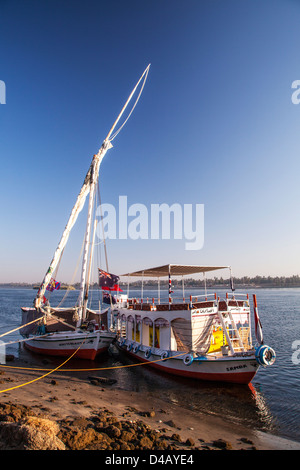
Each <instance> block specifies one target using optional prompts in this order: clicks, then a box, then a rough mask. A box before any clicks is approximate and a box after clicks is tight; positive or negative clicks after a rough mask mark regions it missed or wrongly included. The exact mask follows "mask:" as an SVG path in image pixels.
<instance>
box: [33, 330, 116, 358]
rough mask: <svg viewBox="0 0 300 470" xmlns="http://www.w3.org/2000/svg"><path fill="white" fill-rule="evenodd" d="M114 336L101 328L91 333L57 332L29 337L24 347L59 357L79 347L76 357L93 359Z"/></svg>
mask: <svg viewBox="0 0 300 470" xmlns="http://www.w3.org/2000/svg"><path fill="white" fill-rule="evenodd" d="M114 338H115V334H114V333H112V332H109V331H101V330H96V331H94V332H91V333H87V332H85V331H83V332H58V333H51V334H50V335H49V336H47V337H41V338H38V337H36V336H35V337H34V338H32V339H30V337H29V338H28V340H27V341H25V347H26V348H27V349H29V350H30V351H33V352H35V353H38V354H43V355H45V356H46V355H47V356H60V357H69V356H71V355H72V354H73V353H74V352H75V351H76V350H77V349H78V348H79V349H78V351H77V352H76V355H75V357H76V358H81V359H90V360H94V359H95V358H96V356H97V355H98V354H101V353H103V352H105V351H107V350H108V348H109V345H110V344H111V342H112V341H113V339H114Z"/></svg>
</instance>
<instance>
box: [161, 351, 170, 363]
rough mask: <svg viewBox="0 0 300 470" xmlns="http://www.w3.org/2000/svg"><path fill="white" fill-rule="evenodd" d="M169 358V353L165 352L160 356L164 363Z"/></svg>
mask: <svg viewBox="0 0 300 470" xmlns="http://www.w3.org/2000/svg"><path fill="white" fill-rule="evenodd" d="M168 357H169V351H164V352H163V353H162V354H161V356H160V358H161V360H162V361H166V360H167V359H168Z"/></svg>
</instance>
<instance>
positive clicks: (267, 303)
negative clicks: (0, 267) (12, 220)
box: [0, 288, 300, 442]
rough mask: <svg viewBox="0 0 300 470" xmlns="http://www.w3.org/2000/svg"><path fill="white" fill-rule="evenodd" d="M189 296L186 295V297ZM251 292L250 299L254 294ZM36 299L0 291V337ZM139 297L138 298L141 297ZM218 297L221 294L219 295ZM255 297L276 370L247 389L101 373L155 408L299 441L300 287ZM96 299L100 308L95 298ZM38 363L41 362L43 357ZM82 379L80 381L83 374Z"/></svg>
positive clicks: (101, 362)
mask: <svg viewBox="0 0 300 470" xmlns="http://www.w3.org/2000/svg"><path fill="white" fill-rule="evenodd" d="M190 292H191V293H192V291H186V296H187V295H189V293H190ZM248 292H249V294H250V295H251V294H252V293H254V291H253V292H252V291H251V290H249V291H248ZM193 293H194V294H195V292H193ZM54 294H55V297H53V299H52V305H53V306H55V305H57V304H58V302H59V301H60V299H61V298H62V296H64V295H65V292H64V291H58V292H55V293H54ZM132 294H133V295H135V294H134V293H133V292H132ZM34 295H35V291H33V290H31V289H0V334H2V333H4V332H6V331H8V330H10V329H12V328H15V327H18V326H19V325H20V318H21V312H20V307H21V306H31V305H32V302H33V299H34ZM52 295H53V294H52ZM136 295H137V297H138V296H139V295H140V292H137V293H136ZM144 295H145V296H147V295H149V297H150V298H151V297H152V296H155V297H156V296H157V294H156V293H155V292H153V291H149V292H147V291H145V292H144ZM218 295H220V296H221V295H222V293H221V291H220V290H219V291H218ZM256 295H257V300H258V308H259V314H260V318H261V322H262V326H263V333H264V340H265V343H266V344H268V345H270V346H272V347H273V348H274V349H275V351H276V355H277V358H276V362H275V364H274V365H273V366H271V367H268V368H265V369H264V368H260V369H259V371H258V373H257V374H256V376H255V377H254V379H253V381H252V383H251V385H250V386H249V387H248V386H243V385H232V384H219V383H209V382H199V381H194V380H191V379H185V378H178V377H173V376H169V375H164V374H162V373H161V372H158V371H155V370H153V369H150V368H148V367H145V366H141V367H139V366H138V367H131V368H121V369H115V370H108V371H103V373H101V372H99V374H101V375H102V376H106V377H113V378H116V379H117V383H116V385H115V387H118V388H122V389H126V390H133V391H138V392H140V393H143V392H145V391H147V392H149V391H150V392H151V393H152V394H153V400H154V403H155V397H160V398H161V399H163V400H165V401H167V402H172V403H176V404H178V405H180V406H182V407H186V408H189V409H193V410H196V411H197V410H199V411H201V412H202V413H206V414H214V415H217V416H218V415H220V416H222V417H226V419H229V420H230V421H231V422H239V423H242V424H244V425H247V426H250V427H252V428H255V429H259V430H262V431H267V432H271V433H274V434H277V435H279V436H281V437H286V438H289V439H293V440H296V441H299V442H300V364H299V365H297V364H294V363H293V361H292V355H293V352H294V350H293V348H292V345H293V342H294V341H296V340H298V341H300V301H299V300H300V288H295V289H257V290H256ZM77 296H78V292H76V291H73V292H70V294H69V296H68V299H67V302H68V303H69V304H70V305H72V304H73V302H74V300H75V299H77ZM94 297H95V298H94V308H96V301H97V299H96V293H95V294H94ZM19 339H20V336H19V334H18V332H16V333H12V334H10V335H9V336H6V337H4V338H2V340H5V341H6V342H8V341H17V340H19ZM298 349H299V346H298ZM6 352H7V353H12V354H14V355H15V356H18V357H22V358H23V357H26V355H27V357H28V354H30V353H28V352H27V351H24V349H23V347H22V346H20V345H19V344H11V345H9V346H7V347H6ZM30 357H31V358H32V357H33V356H30ZM298 357H299V358H300V354H299V356H298ZM35 358H36V360H41V357H37V356H35ZM56 360H57V359H56ZM58 361H59V360H58ZM127 363H128V364H129V363H130V359H128V358H127V357H126V356H123V355H122V356H120V355H119V354H113V355H112V356H104V357H99V358H98V359H97V361H95V362H94V363H93V366H95V367H99V368H101V367H108V366H116V365H124V364H127ZM69 364H70V367H73V368H75V367H76V368H88V367H91V363H90V362H89V363H86V362H85V361H80V360H77V361H75V360H73V361H72V363H69ZM78 374H79V376H80V374H83V373H78Z"/></svg>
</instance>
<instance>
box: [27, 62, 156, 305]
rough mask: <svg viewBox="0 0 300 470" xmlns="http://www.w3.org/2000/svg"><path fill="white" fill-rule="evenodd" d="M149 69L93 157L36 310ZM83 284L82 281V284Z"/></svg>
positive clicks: (45, 280) (42, 288) (85, 252)
mask: <svg viewBox="0 0 300 470" xmlns="http://www.w3.org/2000/svg"><path fill="white" fill-rule="evenodd" d="M149 68H150V64H149V65H148V66H147V67H146V69H145V70H144V72H143V74H142V75H141V77H140V79H139V80H138V82H137V84H136V85H135V87H134V88H133V90H132V92H131V93H130V95H129V97H128V99H127V101H126V103H125V104H124V106H123V108H122V109H121V112H120V113H119V115H118V117H117V119H116V120H115V122H114V124H113V126H112V127H111V129H110V131H109V133H108V134H107V136H106V138H105V139H104V141H103V143H102V145H101V147H100V149H99V151H98V153H97V154H96V155H94V157H93V160H92V162H91V165H90V167H89V169H88V172H87V174H86V177H85V179H84V182H83V185H82V187H81V190H80V192H79V194H78V196H77V199H76V202H75V204H74V206H73V209H72V211H71V214H70V217H69V220H68V222H67V225H66V226H65V229H64V232H63V234H62V236H61V239H60V242H59V244H58V246H57V248H56V251H55V253H54V255H53V258H52V261H51V263H50V266H49V268H48V270H47V272H46V274H45V276H44V279H43V282H42V284H41V286H40V288H39V290H38V293H37V295H36V297H35V301H34V306H35V308H37V309H39V308H41V306H42V299H43V297H44V294H45V291H46V288H47V286H48V284H49V282H50V280H51V277H52V275H53V273H54V271H55V269H56V267H57V265H58V263H59V260H60V258H61V255H62V252H63V250H64V248H65V246H66V244H67V241H68V239H69V235H70V232H71V230H72V228H73V226H74V225H75V222H76V220H77V217H78V215H79V213H80V212H81V210H82V208H83V206H84V203H85V200H86V197H87V195H88V193H89V192H90V191H91V190H92V191H94V188H95V185H96V183H97V179H98V176H99V169H100V164H101V162H102V160H103V158H104V156H105V154H106V152H107V150H109V149H110V148H112V143H111V142H112V140H113V139H114V138H115V137H116V135H117V134H118V133H119V132H120V130H121V129H122V127H123V126H124V125H125V123H126V122H127V120H128V119H129V117H130V115H131V113H132V111H133V109H134V108H135V106H136V104H137V101H138V100H139V97H140V95H141V92H142V90H143V87H144V85H145V82H146V79H147V76H148V72H149ZM142 81H143V84H142V88H141V91H140V93H139V95H138V97H137V100H136V102H135V104H134V106H133V108H132V110H131V112H130V113H129V115H128V117H127V119H126V120H125V122H124V123H123V124H122V125H121V126H120V128H119V129H118V130H117V131H116V132H115V134H114V135H113V132H114V130H115V128H116V126H117V124H118V123H119V122H120V119H121V118H122V116H123V114H124V113H125V110H126V109H127V107H128V105H129V103H130V101H131V100H132V97H133V95H134V94H135V92H136V90H137V88H138V86H139V84H140V83H141V82H142ZM90 199H92V198H90ZM89 209H91V208H90V207H89ZM91 213H92V211H91V210H89V215H88V223H87V229H88V228H89V226H90V222H89V218H90V217H91ZM88 243H89V234H86V246H85V251H84V255H83V272H84V271H85V265H86V263H87V256H88V253H87V250H88ZM83 282H84V281H83V280H82V284H83ZM82 287H83V286H82Z"/></svg>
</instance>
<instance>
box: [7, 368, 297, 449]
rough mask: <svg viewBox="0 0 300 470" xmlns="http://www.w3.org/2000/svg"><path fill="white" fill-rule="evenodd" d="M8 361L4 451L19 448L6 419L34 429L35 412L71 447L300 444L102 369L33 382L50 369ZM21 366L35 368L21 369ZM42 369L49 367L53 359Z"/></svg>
mask: <svg viewBox="0 0 300 470" xmlns="http://www.w3.org/2000/svg"><path fill="white" fill-rule="evenodd" d="M6 366H8V367H3V366H0V374H1V375H0V391H1V390H7V391H5V392H3V393H0V420H1V421H0V424H1V426H2V427H1V426H0V448H1V446H2V449H5V448H7V449H9V448H14V442H13V441H12V442H10V441H9V439H8V438H7V436H6V437H3V436H5V435H6V434H5V433H4V434H2V444H1V429H2V432H3V430H4V424H3V423H6V422H8V423H12V424H13V425H14V429H15V426H16V425H18V426H24V425H26V426H27V427H28V426H29V425H30V422H29V421H30V420H29V421H28V419H29V418H28V417H30V416H33V415H34V416H35V417H39V418H41V419H46V420H48V421H51V422H53V423H56V425H57V427H56V431H55V435H56V436H59V439H60V441H61V442H62V444H59V445H60V446H61V448H62V449H66V450H68V449H74V450H75V449H76V450H77V449H104V450H109V451H111V450H114V449H115V450H134V449H151V450H155V449H159V450H169V451H172V450H183V449H189V450H195V451H198V450H216V449H228V450H241V449H245V450H293V449H297V450H300V443H296V442H292V441H289V440H286V439H281V438H278V437H277V436H272V435H269V434H265V433H262V432H257V431H253V430H251V429H248V428H246V427H244V426H240V425H236V424H232V423H229V422H227V421H226V420H222V419H221V418H218V417H214V416H207V415H204V414H199V413H198V412H193V411H190V410H186V409H184V410H183V409H182V408H181V407H179V406H176V405H174V404H168V403H166V402H165V401H162V400H160V399H159V398H157V397H154V396H153V394H152V393H151V390H149V392H147V393H143V394H141V393H137V392H132V391H124V390H121V389H119V388H118V386H117V384H114V385H112V384H109V383H105V382H103V381H101V380H100V381H99V380H97V377H100V378H101V377H103V373H102V374H101V373H98V372H86V373H80V374H77V373H76V372H72V373H71V372H68V373H65V372H58V371H57V372H55V373H51V374H50V375H48V376H46V377H44V378H42V379H41V380H35V379H37V378H39V377H41V376H42V375H44V374H46V373H47V370H44V371H42V370H31V369H30V367H37V365H36V364H34V363H32V364H30V363H28V362H25V363H22V361H20V360H18V359H16V360H14V361H13V362H9V363H7V364H6ZM22 366H24V367H27V368H29V369H18V368H17V367H22ZM43 367H44V368H45V369H47V368H48V369H49V365H44V366H43ZM79 375H80V376H79ZM31 381H34V382H32V383H28V384H27V385H25V386H21V387H19V388H14V387H17V386H19V385H22V384H24V383H27V382H31ZM9 389H11V390H9ZM22 407H23V408H22ZM24 407H25V408H24ZM17 410H18V411H17ZM22 410H23V411H22ZM81 418H82V419H81ZM31 425H32V422H31ZM115 428H118V430H116V429H115ZM18 429H19V428H18ZM151 430H152V431H151ZM87 431H88V432H87ZM153 431H155V432H153ZM126 433H127V434H126ZM128 433H129V434H128ZM80 435H85V440H83V439H81V440H80V439H79V437H80ZM87 436H90V440H89V439H88V438H87ZM107 436H108V437H107ZM3 439H4V440H3ZM5 439H6V441H5ZM45 442H48V441H47V440H46V441H45ZM22 445H23V444H22V443H21V444H20V446H22ZM40 445H41V446H42V450H46V449H49V448H50V449H51V448H53V447H51V445H53V444H48V448H47V443H46V444H45V443H44V444H40ZM43 446H44V447H43ZM45 446H46V447H45ZM82 446H83V447H82ZM27 447H29V448H33V449H34V448H35V447H34V445H33V447H30V445H28V444H27ZM54 448H55V446H54Z"/></svg>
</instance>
